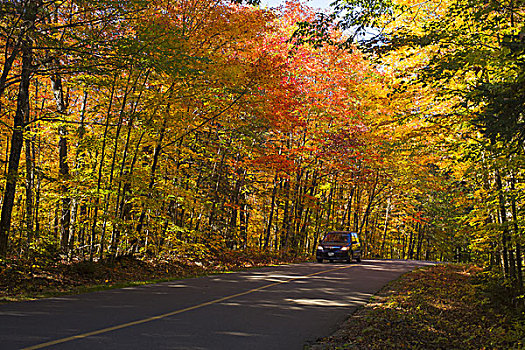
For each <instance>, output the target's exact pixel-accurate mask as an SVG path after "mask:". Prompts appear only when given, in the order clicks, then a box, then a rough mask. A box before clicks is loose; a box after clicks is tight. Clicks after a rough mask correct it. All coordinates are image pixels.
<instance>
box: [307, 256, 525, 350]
mask: <svg viewBox="0 0 525 350" xmlns="http://www.w3.org/2000/svg"><path fill="white" fill-rule="evenodd" d="M498 283H499V281H498V280H497V277H496V276H494V275H490V274H487V273H484V272H482V270H481V269H480V268H477V267H474V266H464V265H452V264H447V265H436V266H433V267H430V268H425V269H421V270H417V271H413V272H411V273H408V274H405V275H404V276H402V277H401V278H400V279H398V280H397V281H394V282H392V283H390V284H389V285H388V286H386V287H385V288H383V289H382V290H381V291H380V292H379V293H378V294H377V295H376V296H374V297H373V298H372V299H371V301H370V302H369V303H368V304H367V305H366V306H364V307H362V308H360V309H358V310H357V311H356V312H355V313H354V314H352V315H351V316H350V317H349V318H348V320H347V321H345V322H344V324H342V325H341V328H340V329H339V330H338V331H336V332H335V333H334V334H333V335H331V336H330V337H327V338H324V339H320V340H319V341H318V342H317V343H315V344H310V345H309V346H306V347H305V348H307V349H310V350H328V349H523V348H525V317H524V316H525V315H524V314H523V313H522V312H521V313H520V312H518V311H516V309H515V308H514V307H512V306H508V305H505V304H504V303H503V302H502V298H501V293H502V288H501V286H500V285H498Z"/></svg>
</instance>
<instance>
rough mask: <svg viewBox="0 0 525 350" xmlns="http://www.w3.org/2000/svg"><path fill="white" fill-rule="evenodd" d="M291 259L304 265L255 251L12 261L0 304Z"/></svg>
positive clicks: (5, 270)
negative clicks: (197, 255) (31, 262)
mask: <svg viewBox="0 0 525 350" xmlns="http://www.w3.org/2000/svg"><path fill="white" fill-rule="evenodd" d="M296 261H304V258H297V257H293V256H286V255H276V254H270V253H266V252H259V251H252V252H243V251H226V252H222V254H219V255H218V256H216V257H207V258H206V259H202V260H192V259H187V258H186V257H171V258H168V259H152V260H142V259H137V258H134V257H129V256H123V257H119V258H117V259H113V260H102V261H97V262H89V261H81V262H73V263H67V262H56V263H53V264H46V265H44V266H39V265H28V264H26V263H25V262H24V261H16V260H13V261H12V262H11V263H10V264H7V265H6V266H4V267H2V269H1V270H0V302H10V301H22V300H30V299H34V298H41V297H47V296H52V295H56V294H70V293H73V294H74V293H80V292H86V291H92V290H99V289H106V288H111V287H115V286H117V287H118V286H123V285H126V284H129V283H137V284H140V283H144V282H151V281H161V280H170V279H181V278H188V277H195V276H202V275H207V274H212V273H219V272H225V271H232V270H239V269H243V268H250V267H257V266H267V265H273V264H283V263H289V262H296Z"/></svg>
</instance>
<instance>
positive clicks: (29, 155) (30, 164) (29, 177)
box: [25, 139, 35, 253]
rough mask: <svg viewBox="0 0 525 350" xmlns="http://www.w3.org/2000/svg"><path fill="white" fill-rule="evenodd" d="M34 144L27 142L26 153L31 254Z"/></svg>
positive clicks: (28, 248) (27, 212) (28, 233)
mask: <svg viewBox="0 0 525 350" xmlns="http://www.w3.org/2000/svg"><path fill="white" fill-rule="evenodd" d="M32 143H33V141H32V140H31V139H26V140H25V153H26V230H27V252H28V253H29V250H30V246H31V243H32V241H33V232H34V225H33V213H34V205H33V203H34V198H33V189H34V185H35V176H34V175H35V171H34V169H35V165H34V159H33V154H32Z"/></svg>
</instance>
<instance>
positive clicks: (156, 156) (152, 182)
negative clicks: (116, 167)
mask: <svg viewBox="0 0 525 350" xmlns="http://www.w3.org/2000/svg"><path fill="white" fill-rule="evenodd" d="M166 123H167V120H166V119H164V121H163V124H162V127H161V129H160V134H159V139H158V140H157V144H156V145H155V150H154V151H153V163H152V164H151V171H150V181H149V184H148V190H149V191H148V197H151V195H152V190H153V186H154V185H155V174H156V172H157V166H158V162H159V156H160V152H161V150H162V141H163V139H164V134H165V131H166ZM146 210H147V208H146V204H145V203H143V205H142V211H141V213H140V217H139V222H138V224H137V228H136V231H137V236H138V237H139V238H140V235H141V233H142V229H143V227H144V219H145V218H146Z"/></svg>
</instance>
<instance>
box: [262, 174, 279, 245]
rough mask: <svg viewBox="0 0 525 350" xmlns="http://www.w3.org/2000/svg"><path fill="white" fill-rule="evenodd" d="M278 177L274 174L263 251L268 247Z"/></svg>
mask: <svg viewBox="0 0 525 350" xmlns="http://www.w3.org/2000/svg"><path fill="white" fill-rule="evenodd" d="M277 180H278V177H277V172H276V173H275V177H274V179H273V189H272V204H271V206H270V215H269V216H268V226H267V228H266V237H265V239H264V249H267V248H268V245H269V244H270V234H271V232H272V224H273V221H272V220H273V212H274V210H275V197H276V195H277V186H278V185H279V184H278V181H277Z"/></svg>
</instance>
